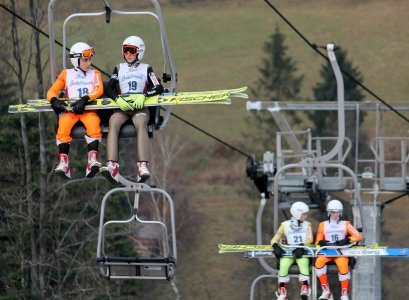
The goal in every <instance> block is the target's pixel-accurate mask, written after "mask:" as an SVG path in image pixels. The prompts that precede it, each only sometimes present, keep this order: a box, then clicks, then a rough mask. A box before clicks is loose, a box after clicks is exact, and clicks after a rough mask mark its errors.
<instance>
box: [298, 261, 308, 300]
mask: <svg viewBox="0 0 409 300" xmlns="http://www.w3.org/2000/svg"><path fill="white" fill-rule="evenodd" d="M296 262H297V264H298V268H299V270H300V276H299V281H300V283H301V292H300V299H301V300H308V296H309V295H310V294H311V289H310V268H309V266H310V260H309V259H308V258H306V257H303V258H299V259H296Z"/></svg>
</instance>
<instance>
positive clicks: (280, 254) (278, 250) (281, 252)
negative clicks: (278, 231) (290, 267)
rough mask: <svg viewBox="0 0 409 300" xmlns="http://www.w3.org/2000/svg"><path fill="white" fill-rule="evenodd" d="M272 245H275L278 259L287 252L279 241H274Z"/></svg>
mask: <svg viewBox="0 0 409 300" xmlns="http://www.w3.org/2000/svg"><path fill="white" fill-rule="evenodd" d="M271 246H273V253H274V255H275V257H277V258H278V259H280V258H281V257H283V255H284V253H285V252H284V250H283V249H281V247H280V246H279V245H278V244H277V243H274V244H273V245H271Z"/></svg>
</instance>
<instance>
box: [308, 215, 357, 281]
mask: <svg viewBox="0 0 409 300" xmlns="http://www.w3.org/2000/svg"><path fill="white" fill-rule="evenodd" d="M346 237H348V238H349V240H350V241H351V242H359V241H361V240H362V234H361V233H360V232H359V231H358V230H356V229H355V227H354V226H352V225H351V223H350V222H349V221H343V220H339V221H330V220H328V221H325V222H321V223H320V224H319V226H318V232H317V237H316V239H315V244H316V245H318V243H319V242H320V241H321V240H326V241H329V242H330V243H334V242H336V241H339V240H342V239H344V238H346ZM330 261H334V262H335V264H336V265H337V267H338V272H339V273H340V275H346V274H349V266H348V257H342V256H341V257H326V256H321V255H320V256H318V257H317V259H316V261H315V268H316V269H317V270H319V269H322V268H323V267H324V266H325V265H326V264H327V263H328V262H330ZM318 273H319V272H317V275H318Z"/></svg>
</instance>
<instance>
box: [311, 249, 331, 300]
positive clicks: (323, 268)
mask: <svg viewBox="0 0 409 300" xmlns="http://www.w3.org/2000/svg"><path fill="white" fill-rule="evenodd" d="M330 260H331V259H330V258H327V257H325V256H320V257H318V258H317V260H316V261H315V272H316V274H317V277H318V279H319V281H320V284H321V288H322V295H321V296H320V297H319V298H318V299H320V300H333V299H334V297H333V295H332V293H331V291H330V288H329V284H328V277H327V265H326V263H327V262H329V261H330Z"/></svg>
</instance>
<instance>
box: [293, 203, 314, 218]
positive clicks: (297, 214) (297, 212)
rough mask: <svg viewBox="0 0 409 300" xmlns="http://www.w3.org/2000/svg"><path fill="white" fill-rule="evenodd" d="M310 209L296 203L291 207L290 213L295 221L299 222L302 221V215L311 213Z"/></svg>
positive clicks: (305, 205)
mask: <svg viewBox="0 0 409 300" xmlns="http://www.w3.org/2000/svg"><path fill="white" fill-rule="evenodd" d="M309 211H310V209H309V208H308V206H307V204H305V203H304V202H301V201H297V202H294V203H293V205H291V208H290V213H291V215H292V216H293V218H294V219H296V220H297V221H300V220H301V215H302V214H303V213H307V212H309Z"/></svg>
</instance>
